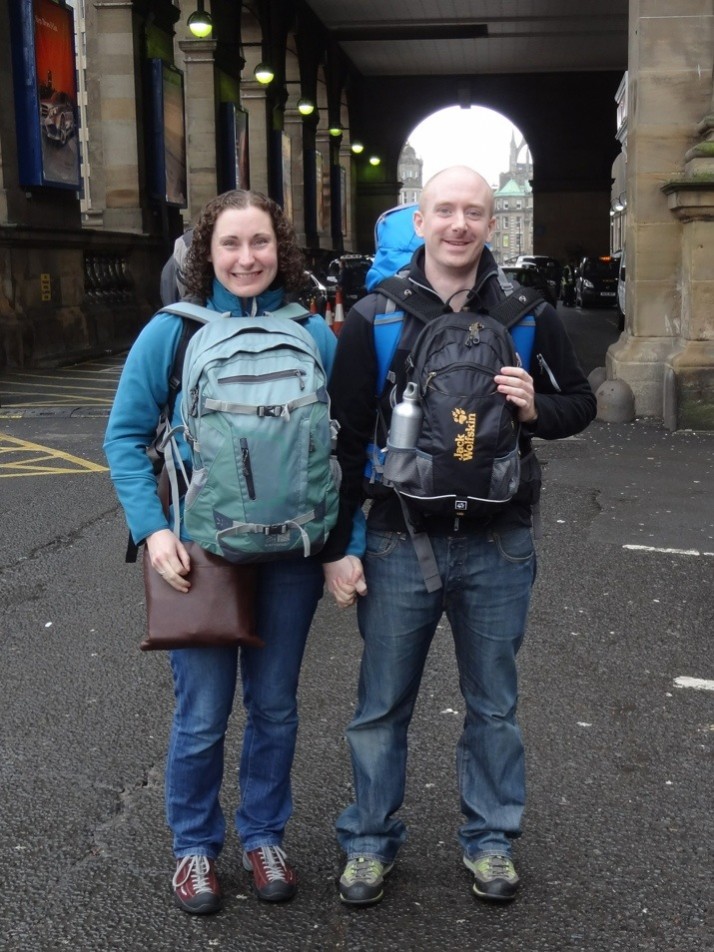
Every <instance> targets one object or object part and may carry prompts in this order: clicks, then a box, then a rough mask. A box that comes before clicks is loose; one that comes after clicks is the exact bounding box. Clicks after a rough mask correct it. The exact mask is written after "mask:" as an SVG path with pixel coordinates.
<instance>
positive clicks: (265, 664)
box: [166, 559, 323, 858]
mask: <svg viewBox="0 0 714 952" xmlns="http://www.w3.org/2000/svg"><path fill="white" fill-rule="evenodd" d="M322 586H323V575H322V566H321V565H320V563H319V562H317V561H316V560H315V559H302V560H297V559H296V560H287V561H281V562H268V563H265V564H264V565H261V566H259V570H258V593H257V630H258V632H259V634H260V636H261V637H262V638H263V639H264V640H265V642H266V644H265V647H264V648H241V649H240V670H241V679H242V684H243V704H244V706H245V711H246V724H245V731H244V734H243V747H242V751H241V758H240V770H239V784H240V794H241V797H240V805H239V807H238V810H237V811H236V828H237V830H238V834H239V836H240V839H241V842H242V844H243V848H244V849H246V850H251V849H255V848H256V847H258V846H277V845H280V843H281V842H282V839H283V832H284V830H285V825H286V823H287V821H288V819H289V818H290V815H291V813H292V792H291V785H290V770H291V768H292V763H293V757H294V754H295V741H296V738H297V728H298V713H297V698H296V696H297V688H298V678H299V673H300V665H301V663H302V658H303V653H304V650H305V643H306V640H307V634H308V631H309V629H310V624H311V623H312V618H313V615H314V613H315V609H316V608H317V603H318V601H319V599H320V597H321V595H322ZM238 660H239V649H238V648H182V649H181V650H179V651H172V652H171V668H172V670H173V676H174V694H175V697H176V707H175V711H174V720H173V727H172V730H171V738H170V742H169V752H168V757H167V762H166V817H167V820H168V824H169V827H170V828H171V831H172V833H173V848H174V854H175V855H176V856H177V857H181V856H190V855H200V856H208V857H211V858H215V857H216V856H218V854H219V853H220V851H221V848H222V846H223V841H224V839H225V832H226V825H225V819H224V816H223V811H222V809H221V805H220V800H219V793H220V788H221V782H222V780H223V747H224V740H225V734H226V728H227V726H228V718H229V716H230V713H231V710H232V707H233V697H234V694H235V688H236V678H237V669H238Z"/></svg>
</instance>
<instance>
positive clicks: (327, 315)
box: [325, 298, 332, 327]
mask: <svg viewBox="0 0 714 952" xmlns="http://www.w3.org/2000/svg"><path fill="white" fill-rule="evenodd" d="M325 323H326V324H327V326H328V327H332V305H331V304H330V299H329V298H328V299H327V301H326V302H325Z"/></svg>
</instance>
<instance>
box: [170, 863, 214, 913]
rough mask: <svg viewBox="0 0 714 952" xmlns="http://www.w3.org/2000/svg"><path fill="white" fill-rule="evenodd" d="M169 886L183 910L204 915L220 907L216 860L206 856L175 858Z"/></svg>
mask: <svg viewBox="0 0 714 952" xmlns="http://www.w3.org/2000/svg"><path fill="white" fill-rule="evenodd" d="M171 887H172V889H173V893H174V899H175V900H176V904H177V905H178V906H179V907H180V908H181V909H183V911H184V912H190V913H192V914H193V915H194V916H206V915H209V914H210V913H212V912H218V911H219V909H220V908H221V905H222V903H221V887H220V884H219V882H218V876H217V875H216V861H215V860H214V859H209V858H208V857H207V856H183V857H181V859H179V860H177V863H176V872H175V873H174V878H173V881H172V883H171Z"/></svg>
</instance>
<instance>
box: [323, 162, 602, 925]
mask: <svg viewBox="0 0 714 952" xmlns="http://www.w3.org/2000/svg"><path fill="white" fill-rule="evenodd" d="M493 211H494V198H493V192H492V190H491V188H490V186H489V184H488V182H487V181H486V180H485V179H484V178H483V176H481V175H479V173H478V172H476V171H475V170H474V169H470V168H467V167H464V166H455V167H452V168H449V169H445V170H444V171H442V172H439V173H438V174H437V175H435V176H433V178H431V179H430V180H429V181H428V182H427V184H426V185H425V187H424V189H423V191H422V196H421V201H420V203H419V208H418V210H417V211H416V212H415V213H414V228H415V231H416V232H417V234H418V235H419V236H421V237H422V238H423V239H424V245H423V247H422V248H420V249H419V250H418V251H416V252H415V254H414V256H413V258H412V261H411V263H410V265H409V267H408V268H407V269H406V271H405V272H403V273H402V277H403V278H404V280H405V281H406V282H407V284H408V287H409V290H410V291H411V293H412V295H413V296H414V297H415V298H417V299H421V300H422V301H424V302H425V303H427V302H428V303H429V304H430V305H431V309H432V310H433V311H434V312H435V313H436V311H441V312H443V313H446V312H449V311H460V310H467V311H474V312H478V311H480V310H483V309H486V310H488V308H489V307H492V306H493V305H495V304H497V303H498V302H499V301H500V300H501V299H502V298H503V291H502V290H501V286H500V284H499V281H498V272H497V267H496V262H495V260H494V258H493V256H492V254H491V252H490V251H489V249H488V247H487V242H488V241H489V240H490V238H491V234H492V232H493V228H494V225H495V219H494V217H493ZM385 304H386V302H385V298H384V296H383V295H380V293H379V289H377V291H376V292H373V293H371V294H369V295H367V296H366V297H365V298H363V299H362V300H361V301H359V302H358V303H357V304H356V305H355V306H354V307H353V308H352V310H351V311H350V313H349V315H348V317H347V320H346V322H345V325H344V327H343V328H342V332H341V334H340V338H339V343H338V348H337V354H336V359H335V366H334V370H333V373H332V378H331V379H332V383H331V398H332V408H333V412H334V415H335V416H336V418H337V419H338V420H339V422H340V425H341V429H340V434H339V439H338V456H339V459H340V463H341V466H342V473H343V479H342V489H341V508H340V518H339V521H338V525H337V527H336V528H335V530H333V533H332V534H331V536H330V539H329V540H328V546H327V550H326V551H324V553H323V562H324V570H325V578H326V583H327V587H328V589H329V591H331V592H332V594H333V595H334V597H335V599H336V601H337V604H338V605H340V606H341V607H347V606H349V605H351V604H353V603H355V602H356V603H357V618H358V624H359V630H360V634H361V635H362V639H363V642H364V645H363V653H362V662H361V668H360V679H359V690H358V700H357V708H356V711H355V714H354V717H353V719H352V722H351V723H350V725H349V727H348V728H347V739H348V742H349V747H350V753H351V757H352V768H353V774H354V790H355V799H354V802H353V803H351V804H349V805H348V806H347V807H346V809H345V810H344V811H343V812H342V814H341V815H340V817H339V818H338V820H337V838H338V841H339V844H340V846H341V847H342V849H343V850H344V852H345V854H346V857H347V862H346V865H345V868H344V871H343V873H342V875H341V877H340V881H339V891H340V896H341V898H342V901H343V902H345V903H347V904H350V905H355V906H360V905H370V904H372V903H376V902H379V900H380V899H381V898H382V896H383V894H384V881H385V877H386V876H387V875H388V873H389V872H390V871H391V869H392V867H393V865H394V862H395V860H396V857H397V853H398V851H399V848H400V847H401V845H402V843H403V842H404V840H405V838H406V827H405V824H404V822H403V820H402V819H400V818H399V817H398V816H397V813H398V811H399V809H400V807H401V806H402V803H403V800H404V794H405V784H406V761H407V731H408V728H409V723H410V720H411V716H412V712H413V709H414V704H415V702H416V698H417V692H418V690H419V684H420V681H421V677H422V673H423V670H424V664H425V661H426V657H427V654H428V651H429V647H430V645H431V641H432V638H433V636H434V633H435V631H436V628H437V625H438V623H439V621H440V619H441V617H442V615H443V614H444V613H445V614H446V617H447V619H448V621H449V624H450V626H451V632H452V636H453V641H454V650H455V653H456V661H457V665H458V670H459V687H460V689H461V693H462V695H463V698H464V704H465V709H466V716H465V719H464V727H463V731H462V734H461V737H460V739H459V741H458V744H457V750H456V757H457V775H458V785H459V794H460V800H461V812H462V814H463V823H462V824H461V826H460V828H459V830H458V839H459V843H460V847H461V852H462V858H463V863H464V865H465V866H466V867H467V869H468V870H469V871H470V872H471V874H472V876H473V882H472V890H473V893H474V895H475V896H476V897H478V898H479V899H484V900H490V901H507V900H511V899H513V898H514V896H515V895H516V892H517V889H518V885H519V877H518V874H517V872H516V868H515V865H514V862H513V855H512V845H513V841H514V840H515V839H516V838H517V837H518V836H520V834H521V818H522V814H523V809H524V805H525V756H524V750H523V743H522V740H521V734H520V731H519V728H518V724H517V721H516V708H517V701H518V676H517V666H516V655H517V653H518V650H519V648H520V646H521V644H522V642H523V638H524V634H525V629H526V619H527V615H528V606H529V601H530V593H531V587H532V585H533V581H534V578H535V566H536V557H535V548H534V542H533V532H532V507H533V505H534V503H535V502H536V501H537V500H536V498H535V497H536V495H537V491H538V490H537V485H538V480H537V479H536V478H534V475H537V474H534V471H533V467H534V466H537V463H534V462H533V460H534V456H533V454H532V453H531V452H530V449H531V447H530V442H531V439H532V437H533V436H538V437H542V438H543V439H560V438H562V437H566V436H571V435H573V434H575V433H578V432H580V431H581V430H583V429H584V428H585V427H586V426H587V425H588V423H590V421H591V420H592V419H593V418H594V416H595V410H596V403H595V397H594V395H593V392H592V390H591V388H590V385H589V384H588V381H587V379H586V378H585V376H584V374H583V372H582V370H581V368H580V366H579V365H578V361H577V359H576V357H575V354H574V352H573V349H572V347H571V345H570V342H569V340H568V337H567V334H566V332H565V329H564V327H563V325H562V323H561V322H560V319H559V318H558V316H557V314H556V312H555V310H554V309H553V308H552V307H551V306H550V305H548V304H545V303H543V304H542V305H540V306H539V307H538V308H537V309H536V332H535V340H534V348H533V353H534V354H535V355H536V360H535V361H534V366H533V367H532V368H531V369H530V370H526V369H525V368H523V367H516V366H505V367H502V368H500V372H499V373H497V374H495V376H494V385H495V387H496V388H497V389H498V391H500V393H502V394H503V395H504V396H505V398H506V400H507V401H509V402H510V403H511V404H512V405H513V407H514V412H515V414H516V416H517V418H518V420H519V421H520V423H521V433H522V436H521V446H520V452H521V456H522V477H521V485H520V486H519V490H518V492H517V493H516V495H515V496H514V497H513V499H512V500H511V501H510V502H508V503H506V504H503V505H499V506H498V507H495V508H496V509H497V514H495V515H494V516H493V517H491V518H489V519H481V520H479V519H473V520H466V519H462V520H455V519H454V517H453V516H448V517H442V516H434V515H430V516H426V517H425V516H424V515H423V514H416V515H413V514H412V513H411V512H410V521H412V520H413V519H414V520H418V521H419V524H420V526H421V528H422V529H423V530H424V531H426V533H427V534H428V537H429V541H430V543H431V546H432V548H433V551H434V556H435V559H436V564H437V567H438V571H439V575H440V576H441V580H442V585H443V587H442V588H440V589H439V590H438V591H435V592H430V591H427V587H426V585H425V582H424V576H423V574H422V571H421V568H420V565H419V561H418V558H417V554H416V550H415V546H414V543H413V542H412V538H411V536H410V534H409V532H408V531H407V527H406V523H405V521H404V519H405V517H404V513H403V511H402V505H401V504H400V500H399V498H398V496H397V495H396V493H394V492H388V491H385V490H382V492H381V493H380V494H378V495H377V496H376V497H375V498H373V499H372V502H371V506H370V508H369V513H368V517H367V532H366V543H365V545H364V546H363V547H362V549H361V550H360V552H359V555H357V554H354V553H355V537H354V535H353V533H352V528H353V522H354V524H355V525H359V523H360V520H361V519H362V518H363V516H362V510H361V506H362V503H363V502H364V499H365V493H366V488H365V480H364V478H363V474H364V465H365V459H366V456H367V446H368V445H369V444H370V443H371V442H372V441H373V440H374V433H375V420H376V419H377V409H378V404H379V409H380V410H381V413H382V415H383V417H384V420H385V423H386V428H387V429H388V427H389V420H390V417H391V406H392V404H391V401H390V399H389V394H386V395H383V396H382V398H381V399H378V398H377V397H375V390H376V380H377V366H376V352H375V343H374V318H375V315H377V314H380V313H384V311H385ZM435 305H437V307H434V306H435ZM421 327H422V325H421V323H420V322H419V321H418V320H417V318H415V317H413V316H410V315H409V314H408V313H407V314H406V315H405V318H404V322H403V330H402V338H401V340H400V345H399V348H398V351H397V357H396V358H395V362H394V363H393V364H392V370H393V371H394V372H395V375H396V385H395V386H396V392H397V396H398V397H400V396H401V393H402V391H403V389H404V385H405V368H404V359H405V355H406V353H408V350H409V347H410V346H411V343H412V342H413V340H414V339H415V337H416V335H417V334H418V332H419V330H420V329H421ZM400 355H401V356H400ZM382 438H383V434H382V435H381V436H380V439H382ZM379 445H381V446H383V445H385V444H384V443H383V442H380V444H379ZM527 461H528V462H527ZM457 522H458V531H455V528H456V523H457ZM347 553H350V554H347Z"/></svg>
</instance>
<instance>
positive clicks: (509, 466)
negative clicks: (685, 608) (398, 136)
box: [365, 205, 543, 592]
mask: <svg viewBox="0 0 714 952" xmlns="http://www.w3.org/2000/svg"><path fill="white" fill-rule="evenodd" d="M415 207H416V206H415V205H406V206H399V207H397V208H392V209H390V210H389V211H386V212H384V214H382V215H381V216H380V218H379V219H378V221H377V225H376V228H375V245H376V254H375V258H374V264H373V267H372V268H371V269H370V271H369V273H368V275H367V282H366V283H367V286H368V287H369V288H370V289H371V290H373V291H376V292H377V293H378V294H379V295H380V296H381V298H382V299H383V300H384V308H383V310H382V309H381V304H378V305H377V313H376V315H375V317H374V340H375V350H376V356H377V384H376V394H375V396H376V400H377V412H376V420H375V428H374V437H373V440H372V442H371V444H370V445H369V446H368V448H367V460H366V465H365V480H366V491H367V494H368V495H383V494H384V493H385V492H391V491H394V492H396V494H397V497H398V499H399V501H400V504H401V506H402V510H403V512H404V520H405V524H406V526H407V529H408V531H409V534H410V536H411V539H412V542H413V543H414V548H415V551H416V554H417V558H418V560H419V564H420V567H421V571H422V575H423V577H424V583H425V585H426V588H427V590H428V591H430V592H433V591H436V590H437V589H439V588H440V587H441V585H442V582H441V578H440V575H439V570H438V567H437V564H436V559H435V556H434V552H433V549H432V546H431V541H430V539H429V535H428V532H427V531H426V527H425V526H424V524H422V523H420V522H419V520H416V521H415V519H414V518H413V513H414V512H416V513H422V514H433V515H440V516H445V515H452V516H453V517H454V520H455V521H454V527H455V528H456V527H457V526H458V524H459V521H460V519H461V518H466V519H470V518H475V519H484V518H490V516H492V515H493V514H494V513H495V512H496V511H497V510H498V508H499V506H503V505H504V504H506V503H508V502H509V501H510V500H511V499H512V498H513V496H514V495H515V494H516V492H517V491H518V489H519V486H520V484H521V479H522V476H523V473H524V471H523V470H522V462H524V461H525V460H526V459H527V460H528V470H529V472H534V473H535V478H536V481H537V483H538V487H539V471H538V469H537V461H536V460H535V457H534V455H533V453H532V451H530V452H528V453H527V455H526V457H522V450H523V447H522V446H521V437H520V426H519V424H518V421H517V415H516V411H515V409H514V408H513V407H512V406H511V405H510V404H508V403H507V401H506V400H505V398H504V397H503V396H502V395H501V394H499V393H498V392H497V391H496V390H495V387H494V384H493V377H494V375H495V374H497V373H498V372H499V370H500V368H501V367H503V366H513V365H515V364H516V363H518V361H520V363H521V366H524V367H526V368H527V369H529V368H530V362H531V355H532V351H533V343H534V339H535V329H536V320H535V310H536V308H537V306H538V304H539V303H542V302H543V298H542V296H541V295H540V293H539V292H537V291H534V290H533V289H530V288H518V289H516V290H515V291H514V292H513V293H511V294H509V295H508V296H506V297H505V298H504V300H502V301H500V302H499V303H498V304H496V305H494V306H492V307H490V308H489V309H488V313H482V312H478V313H472V312H469V311H460V312H458V313H454V312H450V311H449V310H448V309H447V311H446V313H445V311H444V304H443V302H442V301H440V300H437V301H432V300H429V299H427V298H424V297H422V296H421V295H419V294H414V292H413V289H412V288H411V287H410V285H409V282H408V281H407V280H406V277H405V276H402V275H400V274H399V273H398V272H399V271H400V270H403V269H404V268H405V267H406V266H407V265H408V264H409V261H410V260H411V257H412V255H413V253H414V251H415V250H416V249H417V248H419V247H420V245H421V244H422V243H423V242H422V240H421V239H420V238H419V237H418V236H417V235H416V234H415V232H414V226H413V215H414V209H415ZM395 270H396V271H397V273H396V274H394V272H395ZM502 287H503V290H504V292H505V293H507V290H508V288H507V287H504V286H503V282H502ZM407 314H408V315H411V316H413V317H415V318H417V321H416V322H415V321H410V322H409V323H408V324H406V323H405V321H404V318H405V315H407ZM420 325H421V327H420ZM508 332H510V333H508ZM398 350H401V356H405V352H406V359H405V360H404V361H402V360H401V359H400V360H398V361H397V362H395V355H396V354H397V351H398ZM393 363H394V364H395V369H394V370H393V369H392V364H393ZM402 367H403V371H404V374H405V376H402V378H401V379H399V380H398V379H397V372H399V373H402ZM407 382H408V383H410V385H411V387H413V392H414V394H416V402H417V404H418V407H419V409H418V411H417V412H418V418H419V420H420V422H419V423H418V424H417V428H416V434H415V438H414V441H413V442H410V443H409V444H408V445H404V444H401V443H399V444H397V443H396V442H395V443H392V442H391V441H390V434H389V433H388V430H387V426H386V419H385V411H386V409H387V407H386V404H385V401H386V399H387V390H391V393H390V394H389V401H390V405H391V406H393V405H394V400H395V398H396V397H397V396H398V391H399V390H400V388H401V387H402V386H403V385H404V384H405V383H407ZM538 491H539V489H536V490H535V492H534V495H533V502H535V503H536V506H537V493H538Z"/></svg>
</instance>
